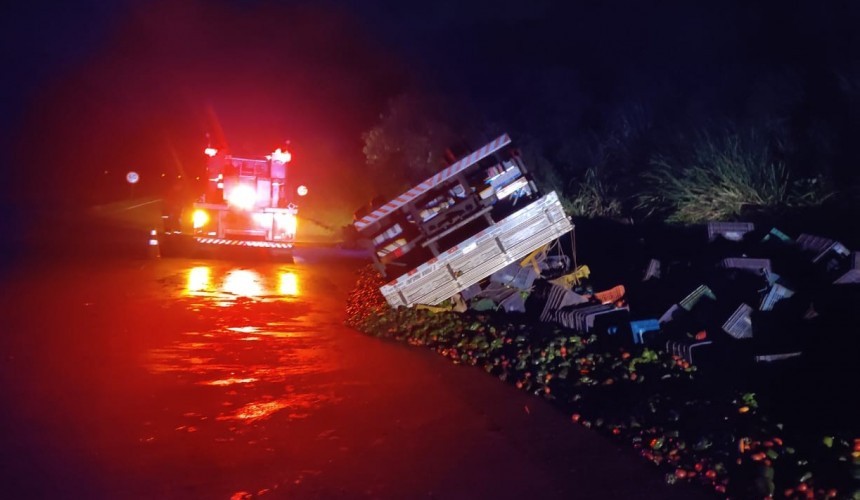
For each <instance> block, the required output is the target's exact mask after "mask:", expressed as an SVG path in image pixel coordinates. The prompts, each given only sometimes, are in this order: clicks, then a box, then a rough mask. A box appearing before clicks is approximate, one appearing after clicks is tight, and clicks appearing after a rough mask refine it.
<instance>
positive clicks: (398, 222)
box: [353, 134, 573, 306]
mask: <svg viewBox="0 0 860 500" xmlns="http://www.w3.org/2000/svg"><path fill="white" fill-rule="evenodd" d="M353 225H354V227H355V229H356V230H357V232H358V240H359V244H361V245H362V246H364V247H365V248H366V249H367V250H369V252H370V254H371V257H372V258H373V262H374V265H375V266H376V268H377V269H378V270H379V272H380V273H381V274H382V276H383V277H386V278H388V279H390V281H389V282H388V283H387V284H386V285H384V286H382V287H381V288H380V291H381V292H382V294H383V295H384V296H385V298H386V300H387V301H388V303H389V304H390V305H391V306H412V305H415V304H428V305H436V304H439V303H441V302H443V301H445V300H447V299H449V298H451V297H452V296H454V294H456V293H458V292H460V291H462V290H464V289H466V288H467V287H470V286H472V285H474V284H476V283H478V282H480V281H482V280H483V279H484V278H486V277H488V276H490V275H491V274H493V273H495V272H496V271H499V270H501V269H502V268H504V267H506V266H508V265H510V264H511V263H513V262H518V261H520V260H521V259H523V258H524V257H526V256H528V255H529V254H531V253H532V252H534V251H536V250H538V249H540V248H541V247H543V246H544V245H547V244H548V243H551V242H553V241H554V240H556V239H558V238H559V237H560V236H562V235H564V234H567V233H568V232H570V231H571V230H572V229H573V224H572V223H571V221H570V218H569V217H568V216H567V215H566V214H565V212H564V209H563V208H562V205H561V203H560V202H559V199H558V196H557V195H556V193H555V192H551V193H548V194H545V195H544V194H543V193H541V191H540V190H539V189H538V187H537V186H536V185H535V182H534V180H533V179H532V177H531V175H530V173H529V172H528V170H527V168H526V166H525V164H524V163H523V161H522V158H521V157H520V155H519V153H518V151H517V149H515V148H514V147H513V146H512V145H511V139H510V137H508V135H507V134H504V135H502V136H500V137H498V138H496V139H495V140H493V141H491V142H489V143H488V144H486V145H484V146H483V147H481V148H480V149H478V150H476V151H473V152H472V153H470V154H468V155H466V156H464V157H462V158H460V159H459V160H457V161H456V162H454V163H452V164H450V165H448V166H447V167H446V168H444V169H443V170H441V171H440V172H438V173H437V174H435V175H433V176H432V177H430V178H428V179H426V180H425V181H424V182H422V183H420V184H418V185H416V186H414V187H412V188H411V189H409V190H407V191H406V192H404V193H402V194H401V195H399V196H397V197H395V198H392V199H390V200H389V201H387V202H384V201H383V203H380V204H377V205H375V206H372V207H368V209H367V210H364V211H361V212H358V213H356V214H355V220H354V222H353Z"/></svg>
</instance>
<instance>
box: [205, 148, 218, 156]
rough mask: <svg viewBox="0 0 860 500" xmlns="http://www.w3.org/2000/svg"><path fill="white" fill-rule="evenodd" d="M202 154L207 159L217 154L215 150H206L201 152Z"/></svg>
mask: <svg viewBox="0 0 860 500" xmlns="http://www.w3.org/2000/svg"><path fill="white" fill-rule="evenodd" d="M203 153H204V154H205V155H206V156H208V157H210V158H211V157H213V156H215V155H217V154H218V150H217V149H215V148H206V149H204V150H203Z"/></svg>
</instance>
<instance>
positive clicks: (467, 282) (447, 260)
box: [379, 192, 573, 307]
mask: <svg viewBox="0 0 860 500" xmlns="http://www.w3.org/2000/svg"><path fill="white" fill-rule="evenodd" d="M572 229H573V224H572V223H571V221H570V219H569V218H568V217H567V215H566V214H565V213H564V209H563V208H562V206H561V203H560V202H559V200H558V195H556V193H555V192H551V193H549V194H547V195H546V196H544V197H542V198H539V199H537V200H535V201H533V202H532V203H530V204H529V205H527V206H525V207H523V208H521V209H520V210H518V211H516V212H514V213H512V214H511V215H509V216H507V217H505V218H504V219H502V220H501V221H499V222H497V223H495V224H493V225H491V226H490V227H488V228H486V229H484V230H483V231H481V232H480V233H478V234H476V235H474V236H472V237H470V238H468V239H466V240H464V241H462V242H460V243H459V244H457V245H456V246H454V247H452V248H450V249H448V250H446V251H444V252H441V253H440V254H439V255H438V256H437V257H434V258H432V259H430V260H429V261H427V262H425V263H423V264H421V265H419V266H417V267H415V268H414V269H412V270H410V271H409V272H407V273H406V274H403V275H402V276H400V277H398V278H397V279H395V280H394V281H391V282H390V283H388V284H386V285H383V286H382V287H380V289H379V290H380V292H382V295H383V296H384V297H385V299H386V300H387V301H388V303H389V305H391V306H392V307H396V306H412V305H414V304H427V305H436V304H439V303H440V302H442V301H444V300H446V299H449V298H451V297H452V296H453V295H454V294H456V293H457V292H459V291H461V290H463V289H465V288H467V287H469V286H471V285H474V284H475V283H478V282H479V281H481V280H482V279H484V278H486V277H488V276H490V275H491V274H493V273H494V272H496V271H498V270H499V269H502V268H503V267H505V266H506V265H508V264H510V263H511V262H515V261H518V260H520V259H522V258H523V257H525V256H527V255H528V254H529V253H531V252H532V251H534V250H536V249H538V248H540V247H541V246H543V245H546V244H547V243H550V242H551V241H553V240H555V239H557V238H558V237H560V236H563V235H564V234H567V233H568V232H570V231H571V230H572Z"/></svg>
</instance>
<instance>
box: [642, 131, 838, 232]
mask: <svg viewBox="0 0 860 500" xmlns="http://www.w3.org/2000/svg"><path fill="white" fill-rule="evenodd" d="M684 156H687V157H686V158H685V157H684ZM651 166H652V170H649V171H648V172H646V173H645V174H643V177H644V180H645V182H646V186H647V187H646V191H645V192H644V193H643V194H642V195H640V196H639V203H638V208H640V209H644V210H645V211H646V213H647V214H648V215H654V214H660V215H662V216H664V217H665V218H666V220H668V221H670V222H682V223H699V222H706V221H710V220H731V219H735V218H737V217H739V216H740V215H741V212H742V211H743V210H745V209H749V208H752V209H755V210H757V211H760V212H767V213H776V212H780V211H784V210H786V209H790V208H798V207H812V206H819V205H821V204H822V203H824V202H825V201H826V200H827V199H828V198H830V197H831V196H832V194H833V192H832V191H831V190H829V189H828V188H827V186H826V185H825V182H824V179H823V178H822V177H820V176H819V177H812V178H800V177H796V176H794V175H792V172H791V171H790V169H789V168H787V167H786V165H785V164H784V163H782V162H780V161H777V160H775V159H774V158H773V155H772V153H771V151H770V148H769V147H767V146H766V145H762V144H761V143H760V142H759V141H758V140H757V139H756V138H755V137H750V138H745V139H742V138H741V137H740V136H738V135H737V134H731V135H727V136H725V137H723V138H721V139H713V138H710V137H705V138H703V139H702V140H700V141H698V142H697V143H696V145H695V146H694V148H693V150H692V152H691V153H690V154H689V155H679V157H675V158H672V157H669V156H658V157H656V158H654V159H653V160H652V161H651Z"/></svg>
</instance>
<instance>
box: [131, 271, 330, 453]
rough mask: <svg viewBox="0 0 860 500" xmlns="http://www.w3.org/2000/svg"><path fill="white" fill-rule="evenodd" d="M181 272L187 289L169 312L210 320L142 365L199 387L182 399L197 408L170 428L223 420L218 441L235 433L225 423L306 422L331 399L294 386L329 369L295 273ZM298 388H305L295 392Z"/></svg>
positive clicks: (306, 387) (156, 350)
mask: <svg viewBox="0 0 860 500" xmlns="http://www.w3.org/2000/svg"><path fill="white" fill-rule="evenodd" d="M183 274H184V276H185V286H184V288H183V289H182V291H181V293H180V295H181V296H180V297H178V298H177V301H176V303H175V304H174V305H175V307H179V308H184V309H185V310H186V311H187V312H190V313H196V314H198V315H201V316H204V317H207V318H208V319H210V320H211V321H210V322H209V323H208V325H207V328H205V329H202V330H194V331H186V332H181V333H180V334H179V336H178V338H175V339H174V340H172V341H171V342H170V343H169V344H167V345H163V346H160V347H156V348H153V349H150V350H149V352H148V353H147V356H146V362H145V368H146V369H147V370H148V371H149V372H150V373H152V374H154V375H158V376H166V375H172V376H174V377H176V378H177V379H178V380H179V381H180V382H181V383H182V384H185V385H186V386H188V387H194V386H196V387H198V388H199V389H197V390H196V391H197V392H198V393H199V394H192V395H190V396H188V399H189V400H191V401H202V402H203V404H201V405H198V406H196V407H192V408H185V409H184V410H183V411H182V412H181V413H178V414H177V415H175V417H176V418H177V419H178V421H177V422H172V423H171V426H172V428H174V429H175V430H180V431H183V432H189V429H191V428H193V429H195V431H196V430H197V427H194V426H190V425H187V423H186V422H187V420H188V419H189V418H191V419H193V420H197V421H204V420H210V421H216V422H225V423H226V424H224V425H225V427H224V428H223V429H221V430H220V431H218V430H217V429H215V430H214V432H215V435H214V436H213V437H214V438H215V439H216V440H217V439H223V436H221V433H223V431H225V430H226V431H229V432H237V431H238V428H235V427H229V425H227V424H229V423H230V422H241V423H244V424H252V423H257V422H260V421H263V420H267V419H270V418H271V417H272V416H274V415H276V414H283V415H284V416H285V417H286V418H288V419H293V418H304V417H306V416H307V415H309V414H310V413H311V412H313V411H314V409H315V408H318V407H319V406H321V405H324V404H327V403H330V402H332V401H334V400H335V398H334V397H333V395H332V393H331V392H330V391H318V390H312V389H311V388H313V387H314V386H313V385H312V384H306V383H305V384H300V382H302V381H304V380H306V379H307V377H312V376H314V375H318V374H321V373H325V372H330V371H332V370H334V368H335V367H334V365H333V361H332V359H331V358H330V357H328V356H325V355H324V351H323V346H322V345H321V344H320V341H319V326H318V325H316V324H314V323H312V322H311V321H309V319H308V318H307V316H306V315H305V311H306V308H307V307H306V305H305V304H303V303H302V302H301V300H300V287H299V274H298V273H297V272H296V271H295V270H294V269H292V268H289V267H288V266H282V267H273V268H269V269H268V272H261V271H258V270H252V269H244V268H230V267H222V268H218V267H216V266H192V267H190V268H188V269H187V270H186V271H184V272H183ZM278 306H282V307H278ZM299 385H300V386H301V387H303V389H301V390H299V389H296V387H297V386H299ZM215 399H217V404H214V403H215V401H214V400H215ZM189 415H191V417H189ZM177 423H182V424H183V425H176V424H177Z"/></svg>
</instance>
